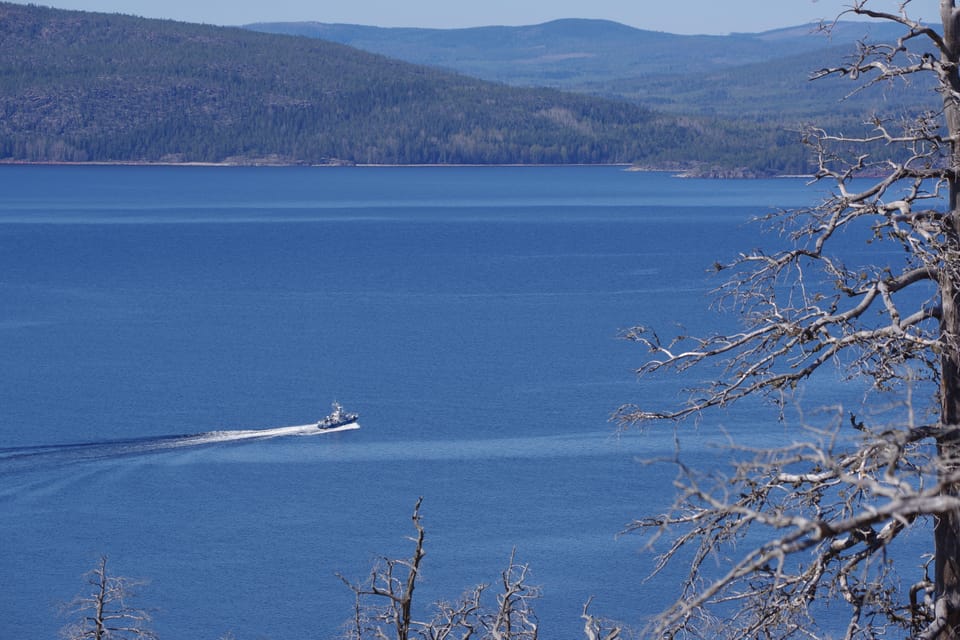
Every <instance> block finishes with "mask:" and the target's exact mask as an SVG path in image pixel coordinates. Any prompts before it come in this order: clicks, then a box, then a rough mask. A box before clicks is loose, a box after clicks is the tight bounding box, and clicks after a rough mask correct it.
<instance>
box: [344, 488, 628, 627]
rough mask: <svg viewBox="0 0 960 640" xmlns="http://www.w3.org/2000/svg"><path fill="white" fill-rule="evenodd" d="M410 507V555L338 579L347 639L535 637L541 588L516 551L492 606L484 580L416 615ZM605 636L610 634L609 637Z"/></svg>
mask: <svg viewBox="0 0 960 640" xmlns="http://www.w3.org/2000/svg"><path fill="white" fill-rule="evenodd" d="M422 500H423V499H422V498H421V499H419V500H417V504H416V506H415V507H414V510H413V526H414V529H415V531H416V535H415V536H413V537H411V538H410V541H411V542H413V543H414V550H413V555H412V556H411V557H410V558H409V559H404V560H398V559H393V558H382V559H381V560H380V561H379V562H377V563H376V564H375V565H374V567H373V569H372V570H371V572H370V576H369V578H368V579H367V581H366V583H364V584H355V583H352V582H350V581H349V580H347V579H346V578H344V577H343V576H342V575H341V576H340V579H341V580H342V581H343V582H344V583H345V584H346V585H347V586H348V587H349V588H350V590H351V591H353V593H354V602H355V604H354V615H353V619H352V620H351V621H350V622H349V623H348V625H347V630H346V637H347V638H349V639H350V640H362V639H364V638H375V639H376V640H390V639H394V640H408V639H409V638H420V639H422V640H454V639H456V640H467V639H468V638H477V640H537V637H538V635H537V634H538V628H539V625H538V621H537V617H536V614H535V613H534V611H533V608H532V606H531V604H532V602H533V601H535V600H536V599H538V598H539V597H540V589H539V588H538V587H534V586H531V585H528V584H527V577H528V573H529V569H528V567H527V566H526V565H522V564H518V563H517V562H516V553H515V552H513V553H511V554H510V562H509V564H508V566H507V568H506V569H505V570H504V571H503V573H502V574H501V588H502V590H501V591H500V592H499V593H497V595H496V606H495V607H492V608H491V609H489V610H488V609H487V608H486V606H485V602H484V596H485V595H486V593H487V591H488V590H489V585H486V584H480V585H478V586H476V587H474V588H473V589H471V590H469V591H467V592H466V593H464V594H463V595H462V596H461V597H460V598H459V599H457V600H455V601H452V602H447V601H441V602H437V603H435V604H434V605H433V608H434V613H433V616H432V617H430V618H429V619H423V620H420V619H417V618H416V617H415V615H414V609H413V594H414V590H415V588H416V585H417V580H418V579H419V578H420V570H421V563H422V561H423V558H424V555H425V551H424V527H423V524H422V523H421V522H420V504H421V502H422ZM609 640H614V639H613V638H610V639H609Z"/></svg>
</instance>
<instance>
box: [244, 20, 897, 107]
mask: <svg viewBox="0 0 960 640" xmlns="http://www.w3.org/2000/svg"><path fill="white" fill-rule="evenodd" d="M247 28H249V29H254V30H258V31H264V32H270V33H287V34H297V35H304V36H310V37H314V38H322V39H325V40H331V41H333V42H340V43H342V44H347V45H350V46H353V47H357V48H358V49H363V50H364V51H370V52H373V53H380V54H383V55H386V56H390V57H391V58H397V59H400V60H406V61H407V62H414V63H419V64H430V65H433V66H440V67H445V68H447V69H451V70H454V71H457V72H459V73H464V74H466V75H469V76H473V77H477V78H482V79H485V80H494V81H497V82H504V83H506V84H510V85H515V86H539V87H551V88H556V89H562V90H565V91H574V92H578V93H586V94H591V95H599V96H603V97H608V98H619V99H625V100H629V101H632V102H636V103H638V104H643V105H646V106H648V107H652V108H655V109H659V110H663V111H669V112H671V113H678V114H685V115H721V116H723V117H738V118H739V117H750V118H754V119H757V120H768V119H770V118H771V117H779V116H783V118H782V119H783V120H784V121H786V122H796V121H816V122H822V121H823V120H824V119H825V118H836V117H838V116H840V117H854V118H857V117H862V113H863V112H864V111H869V110H871V109H873V108H875V107H876V106H877V105H880V104H882V105H884V106H885V107H886V108H891V107H901V106H905V104H904V103H905V101H906V100H907V99H908V96H909V95H910V94H909V93H908V92H904V91H895V92H888V93H886V94H882V92H880V91H863V92H858V93H856V94H855V95H852V96H851V95H848V94H849V93H850V83H849V82H846V81H844V80H842V79H839V78H835V79H831V80H822V81H818V82H814V83H811V82H809V78H810V75H811V73H812V72H814V71H816V70H818V69H820V68H822V67H824V66H828V65H833V64H836V61H837V60H842V59H844V58H845V57H846V56H848V55H850V54H851V53H853V52H854V51H855V47H856V43H857V41H858V40H861V39H867V40H869V41H874V42H895V41H896V39H897V37H899V36H900V35H902V28H900V27H898V26H897V25H889V24H873V23H864V22H853V21H847V22H840V23H837V24H836V25H833V26H832V28H831V31H830V34H829V35H828V34H827V33H825V32H824V31H822V30H819V29H818V25H813V24H808V25H799V26H795V27H787V28H783V29H776V30H772V31H766V32H762V33H733V34H729V35H724V36H717V35H678V34H671V33H662V32H656V31H647V30H643V29H636V28H633V27H629V26H627V25H623V24H619V23H616V22H610V21H606V20H583V19H566V20H555V21H552V22H547V23H544V24H538V25H529V26H518V27H504V26H492V27H475V28H468V29H415V28H380V27H371V26H364V25H350V24H326V23H320V22H287V23H282V22H279V23H261V24H251V25H248V26H247ZM910 97H911V98H913V99H915V98H914V97H913V96H910Z"/></svg>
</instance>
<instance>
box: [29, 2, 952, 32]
mask: <svg viewBox="0 0 960 640" xmlns="http://www.w3.org/2000/svg"><path fill="white" fill-rule="evenodd" d="M17 1H18V2H21V3H22V4H26V3H27V2H28V1H30V0H17ZM32 1H33V2H34V3H35V4H42V5H48V6H54V7H58V8H62V9H83V10H87V11H105V12H108V13H128V14H133V15H138V16H145V17H150V18H171V19H174V20H183V21H186V22H205V23H208V24H219V25H240V24H247V23H250V22H268V21H288V20H294V21H301V20H316V21H319V22H348V23H354V24H366V25H377V26H385V27H393V26H409V27H440V28H456V27H471V26H483V25H494V24H499V25H527V24H537V23H540V22H546V21H548V20H553V19H556V18H605V19H608V20H615V21H617V22H622V23H624V24H628V25H630V26H634V27H638V28H641V29H653V30H656V31H668V32H671V33H714V34H726V33H730V32H732V31H744V32H755V31H764V30H767V29H775V28H777V27H786V26H793V25H797V24H802V23H806V22H815V21H817V20H820V19H823V18H827V19H831V18H833V17H834V16H836V15H837V14H838V13H839V12H840V11H842V10H843V9H844V8H845V7H848V6H849V5H850V3H851V2H852V0H589V1H586V0H472V1H471V2H464V1H463V0H269V1H256V2H254V1H251V0H32ZM869 6H870V7H874V8H876V9H881V10H885V11H890V10H896V8H897V7H898V6H899V0H871V2H870V5H869ZM938 6H939V3H938V2H937V0H912V2H911V3H910V4H909V5H908V7H909V8H910V14H911V17H916V18H923V19H924V20H928V21H931V22H932V21H936V20H937V18H938V15H937V13H938V9H937V7H938Z"/></svg>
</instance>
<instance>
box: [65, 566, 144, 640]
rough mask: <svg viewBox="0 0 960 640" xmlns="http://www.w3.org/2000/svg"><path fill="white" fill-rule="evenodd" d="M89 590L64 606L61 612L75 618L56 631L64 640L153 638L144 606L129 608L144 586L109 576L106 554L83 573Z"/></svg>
mask: <svg viewBox="0 0 960 640" xmlns="http://www.w3.org/2000/svg"><path fill="white" fill-rule="evenodd" d="M84 577H85V578H86V581H87V584H88V585H89V587H90V588H89V589H88V590H86V591H84V592H83V593H81V594H80V595H78V596H77V597H76V598H74V599H73V600H72V601H70V602H69V603H68V604H67V605H65V607H64V613H65V615H69V616H71V617H74V616H76V617H77V618H76V620H75V621H73V622H71V623H70V624H68V625H66V626H65V627H63V628H62V629H61V630H60V635H61V637H63V638H64V639H65V640H150V639H154V638H156V635H155V634H154V632H153V631H151V630H150V629H149V628H148V626H147V625H149V623H150V620H151V617H150V614H149V613H148V612H147V611H145V610H144V609H138V608H135V607H132V606H131V605H130V604H129V600H130V599H131V598H133V597H134V596H135V595H136V593H135V590H136V589H137V588H138V587H140V586H142V585H144V584H145V582H143V581H141V580H131V579H130V578H124V577H120V576H112V575H110V574H109V572H108V571H107V557H106V556H101V558H100V561H99V563H98V564H97V567H96V568H95V569H93V570H91V571H90V572H88V573H87V574H86V575H85V576H84Z"/></svg>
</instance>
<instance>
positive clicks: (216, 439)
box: [0, 422, 360, 474]
mask: <svg viewBox="0 0 960 640" xmlns="http://www.w3.org/2000/svg"><path fill="white" fill-rule="evenodd" d="M359 428H360V425H359V424H358V423H356V422H351V423H349V424H344V425H340V426H337V427H333V428H329V429H318V428H317V425H316V424H305V425H299V426H293V427H273V428H270V429H244V430H229V431H207V432H205V433H195V434H189V435H170V436H153V437H147V438H133V439H127V440H100V441H96V442H78V443H72V444H51V445H40V446H27V447H6V448H0V474H3V473H11V472H16V471H18V470H22V469H24V468H25V467H28V466H33V465H34V464H37V463H56V462H63V463H66V462H71V463H73V462H83V461H87V460H103V459H106V458H118V457H125V456H139V455H145V454H152V453H160V452H163V451H173V450H182V449H185V448H189V447H204V446H210V445H216V444H224V443H230V442H241V441H245V440H268V439H272V438H284V437H289V436H319V435H327V434H331V433H337V432H340V431H350V430H353V429H359Z"/></svg>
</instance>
